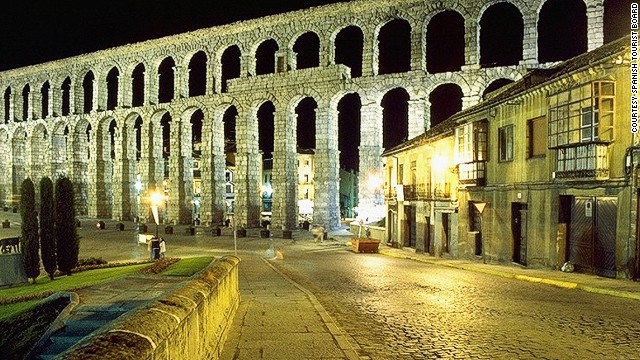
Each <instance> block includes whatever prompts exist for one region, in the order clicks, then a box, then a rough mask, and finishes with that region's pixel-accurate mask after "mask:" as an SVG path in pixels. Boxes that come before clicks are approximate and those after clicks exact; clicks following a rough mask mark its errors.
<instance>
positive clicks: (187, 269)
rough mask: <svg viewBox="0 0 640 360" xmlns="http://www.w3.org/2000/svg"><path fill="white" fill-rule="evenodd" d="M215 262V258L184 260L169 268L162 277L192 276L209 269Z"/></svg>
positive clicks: (200, 257) (202, 257) (199, 257)
mask: <svg viewBox="0 0 640 360" xmlns="http://www.w3.org/2000/svg"><path fill="white" fill-rule="evenodd" d="M212 261H213V256H198V257H191V258H184V259H181V260H180V261H178V262H177V263H175V264H173V265H171V266H169V267H168V268H167V269H166V270H165V271H163V272H162V275H166V276H191V275H193V274H195V273H197V272H198V271H200V270H202V269H204V268H205V267H207V266H208V265H209V264H211V262H212Z"/></svg>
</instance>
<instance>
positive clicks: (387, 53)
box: [377, 19, 411, 75]
mask: <svg viewBox="0 0 640 360" xmlns="http://www.w3.org/2000/svg"><path fill="white" fill-rule="evenodd" d="M377 39H378V74H381V75H382V74H394V73H403V72H407V71H410V70H411V25H410V24H409V22H408V21H407V20H404V19H394V20H391V21H389V22H387V23H386V24H384V25H383V26H382V27H381V28H380V31H379V32H378V37H377Z"/></svg>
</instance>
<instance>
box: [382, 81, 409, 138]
mask: <svg viewBox="0 0 640 360" xmlns="http://www.w3.org/2000/svg"><path fill="white" fill-rule="evenodd" d="M380 105H381V106H382V146H383V147H384V148H385V149H390V148H392V147H394V146H396V145H398V144H400V143H402V142H403V141H406V140H407V139H408V137H409V93H408V92H407V90H406V89H404V88H402V87H396V88H394V89H391V90H389V91H387V92H386V93H385V94H384V96H383V97H382V101H381V102H380Z"/></svg>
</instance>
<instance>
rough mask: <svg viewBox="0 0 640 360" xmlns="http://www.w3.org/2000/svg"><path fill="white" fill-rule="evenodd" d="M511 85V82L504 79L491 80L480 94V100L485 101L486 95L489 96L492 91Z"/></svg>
mask: <svg viewBox="0 0 640 360" xmlns="http://www.w3.org/2000/svg"><path fill="white" fill-rule="evenodd" d="M512 83H513V80H511V79H506V78H499V79H496V80H493V81H492V82H491V83H490V84H489V85H488V86H487V87H486V88H485V89H484V91H483V92H482V99H483V100H486V99H487V95H489V93H491V92H492V91H496V90H498V89H500V88H501V87H503V86H506V85H509V84H512Z"/></svg>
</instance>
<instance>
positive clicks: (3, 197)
mask: <svg viewBox="0 0 640 360" xmlns="http://www.w3.org/2000/svg"><path fill="white" fill-rule="evenodd" d="M9 139H10V138H9V132H8V131H7V129H6V128H5V127H1V128H0V202H3V203H5V204H6V201H8V200H10V195H11V168H12V167H11V165H10V164H11V161H10V156H11V142H10V141H9Z"/></svg>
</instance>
